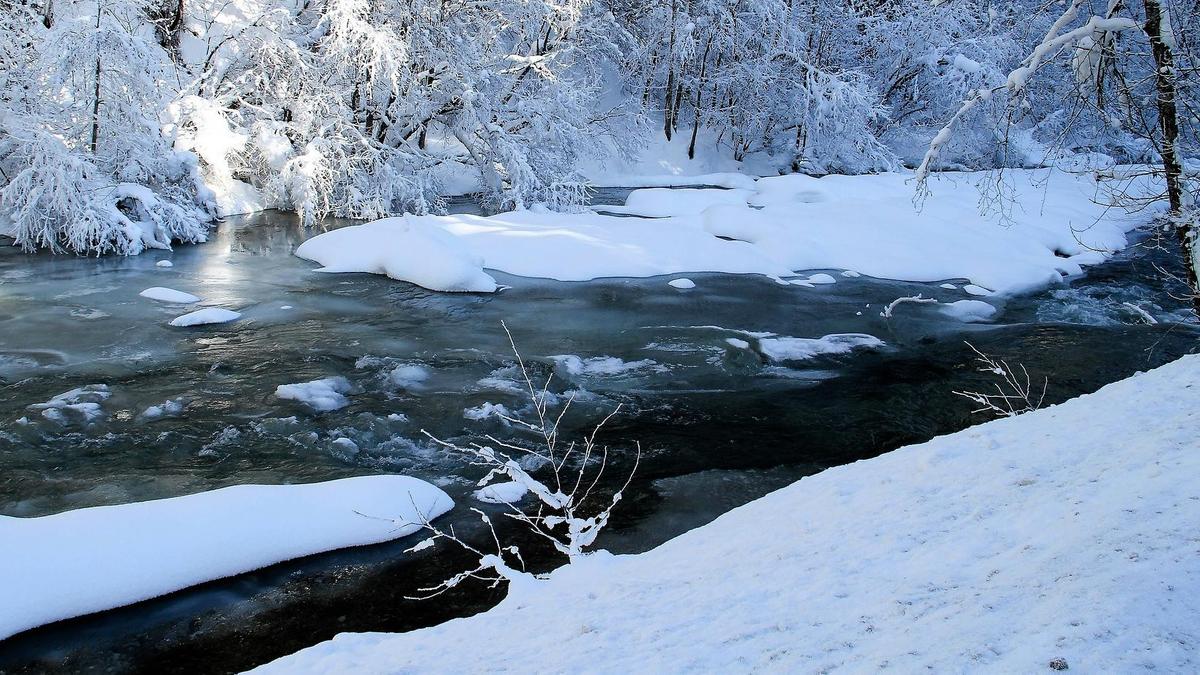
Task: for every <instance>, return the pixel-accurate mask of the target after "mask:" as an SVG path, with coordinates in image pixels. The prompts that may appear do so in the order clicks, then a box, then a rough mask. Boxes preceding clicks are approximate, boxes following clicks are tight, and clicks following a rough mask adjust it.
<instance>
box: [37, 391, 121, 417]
mask: <svg viewBox="0 0 1200 675" xmlns="http://www.w3.org/2000/svg"><path fill="white" fill-rule="evenodd" d="M110 396H112V391H110V390H109V388H108V385H107V384H89V385H85V386H83V387H76V388H75V389H72V390H70V391H64V392H63V393H61V394H58V395H56V396H54V397H52V398H51V399H50V400H49V401H46V402H45V403H34V404H33V405H30V406H27V407H28V409H29V410H35V411H38V412H41V413H42V417H45V418H46V419H48V420H50V421H52V422H58V423H60V424H69V423H71V422H83V423H85V424H86V423H88V422H93V421H95V420H97V419H99V418H100V417H103V416H104V411H103V410H102V409H101V407H100V404H101V403H103V402H104V401H106V400H108V398H109V397H110Z"/></svg>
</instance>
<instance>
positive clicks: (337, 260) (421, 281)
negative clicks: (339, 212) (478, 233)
mask: <svg viewBox="0 0 1200 675" xmlns="http://www.w3.org/2000/svg"><path fill="white" fill-rule="evenodd" d="M296 255H298V256H300V257H301V258H304V259H306V260H312V261H313V262H317V263H320V264H321V265H324V267H323V268H321V270H320V271H322V272H367V273H370V274H386V275H387V276H389V277H391V278H392V279H396V280H399V281H407V282H410V283H413V284H417V285H418V286H424V287H425V288H428V289H430V290H434V291H465V292H481V293H491V292H493V291H495V290H496V280H495V279H493V278H492V277H491V276H489V275H488V274H486V273H485V272H484V271H483V262H482V259H480V258H479V257H478V256H476V255H473V254H472V253H471V252H470V251H468V249H467V248H466V247H464V246H463V245H462V244H461V243H460V242H459V241H458V240H457V239H456V238H455V237H453V236H450V235H449V234H447V233H446V231H445V230H444V229H442V228H440V227H438V225H437V223H435V222H431V219H429V218H416V217H412V216H402V217H399V218H384V219H383V220H377V221H374V222H371V223H367V224H365V225H356V226H353V227H345V228H342V229H340V230H333V231H332V232H326V233H324V234H320V235H317V236H316V237H313V238H312V239H309V240H308V241H306V242H304V243H303V244H301V245H300V246H299V247H298V248H297V249H296Z"/></svg>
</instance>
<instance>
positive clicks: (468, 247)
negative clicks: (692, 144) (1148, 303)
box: [296, 169, 1149, 294]
mask: <svg viewBox="0 0 1200 675" xmlns="http://www.w3.org/2000/svg"><path fill="white" fill-rule="evenodd" d="M985 175H986V174H982V173H979V174H970V173H963V174H955V180H954V182H951V181H950V180H949V179H944V180H941V181H938V182H937V183H936V184H935V185H934V186H933V187H934V193H933V195H931V196H930V197H929V198H928V200H927V201H926V202H925V203H924V204H923V206H922V208H921V209H920V210H918V209H917V208H916V207H915V206H914V205H913V187H912V185H911V179H912V175H911V174H910V173H890V174H880V175H872V176H826V177H824V178H812V177H809V176H803V175H789V176H773V177H767V178H761V179H758V180H756V181H752V185H747V184H746V183H742V184H741V185H740V186H739V187H738V189H732V190H721V189H715V188H714V189H692V190H676V191H672V190H664V189H658V188H654V189H649V190H635V191H634V192H633V193H632V194H630V196H629V198H628V200H627V203H626V205H625V206H624V207H621V208H620V209H619V210H621V211H622V212H623V213H626V214H633V215H645V216H655V218H654V219H650V220H648V219H645V218H622V217H617V216H610V215H604V214H600V213H554V212H549V211H546V210H545V209H531V210H524V211H515V212H510V213H503V214H500V215H496V216H491V217H482V216H471V215H452V216H420V217H418V216H405V217H403V218H389V219H385V220H380V221H375V222H372V223H367V224H365V225H357V226H352V227H346V228H342V229H338V230H334V231H331V232H326V233H324V234H321V235H318V236H316V237H314V238H312V239H310V240H309V241H307V242H305V243H304V244H302V245H301V246H300V247H299V248H298V249H297V250H296V255H298V256H300V257H302V258H307V259H310V260H315V261H317V262H319V263H321V264H322V265H324V266H325V267H324V268H323V271H327V272H370V273H374V274H386V275H388V276H389V277H392V278H394V279H401V280H405V281H410V282H412V283H415V284H418V285H421V286H424V287H426V288H429V289H432V290H440V291H476V292H491V291H494V290H496V283H495V281H494V280H493V279H492V277H490V276H489V275H488V274H487V273H485V272H484V271H483V270H484V268H488V269H495V270H500V271H503V272H507V273H509V274H514V275H518V276H527V277H543V278H550V279H557V280H559V281H586V280H589V279H596V278H600V277H647V276H656V275H663V274H681V273H690V272H727V273H756V274H765V275H768V276H773V277H783V276H789V275H792V274H793V273H794V272H796V271H800V270H817V269H852V270H855V271H856V272H859V273H862V274H867V275H871V276H874V277H879V278H884V279H896V280H903V281H944V280H946V279H969V280H970V281H972V282H973V284H972V285H971V286H968V289H969V290H973V289H976V288H979V289H980V291H982V292H984V293H987V292H988V291H984V290H983V287H986V288H987V289H991V290H992V291H996V292H998V293H1002V294H1009V293H1018V292H1024V291H1028V290H1032V289H1035V288H1038V287H1042V286H1046V285H1049V284H1052V283H1057V282H1059V281H1060V280H1061V279H1062V278H1063V276H1064V275H1073V274H1079V273H1080V272H1081V271H1082V266H1083V265H1085V264H1095V263H1096V262H1099V261H1101V260H1103V259H1104V255H1103V254H1100V255H1097V253H1096V252H1097V251H1106V252H1113V251H1116V250H1119V249H1121V248H1124V247H1125V246H1126V245H1127V240H1126V237H1125V233H1126V232H1128V231H1129V230H1131V229H1132V228H1133V227H1135V226H1137V225H1139V224H1141V223H1144V222H1145V221H1146V219H1147V216H1146V215H1145V214H1142V215H1139V216H1130V215H1128V214H1125V213H1123V212H1120V211H1119V210H1117V209H1106V208H1105V207H1103V206H1102V205H1100V204H1099V203H1097V201H1098V200H1097V192H1098V191H1099V190H1100V189H1101V188H1100V187H1099V186H1097V184H1096V183H1095V181H1093V180H1092V179H1090V178H1088V177H1084V176H1076V175H1072V174H1067V173H1063V172H1061V171H1051V170H1048V169H1038V170H1010V171H1006V172H1005V177H1006V180H1007V181H1009V183H1008V186H1010V187H1011V188H1012V192H1013V195H1014V197H1015V203H1014V204H1013V205H1012V208H1011V209H1010V210H1008V211H1007V212H1009V213H1011V214H1012V218H1013V221H1012V222H1006V223H999V222H997V220H996V218H995V217H994V216H992V215H982V214H981V213H980V211H979V193H978V191H977V190H976V188H975V184H976V183H977V182H979V181H980V180H982V179H984V177H985ZM747 181H751V179H749V178H747ZM730 184H732V183H730ZM1135 187H1136V186H1135ZM1147 189H1149V188H1147ZM825 276H827V275H825ZM808 281H809V282H811V283H822V282H818V281H816V278H815V277H814V278H813V279H809V280H808Z"/></svg>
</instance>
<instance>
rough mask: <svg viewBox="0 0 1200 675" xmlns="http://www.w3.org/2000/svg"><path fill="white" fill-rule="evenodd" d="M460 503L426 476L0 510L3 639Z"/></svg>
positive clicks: (389, 531) (374, 534)
mask: <svg viewBox="0 0 1200 675" xmlns="http://www.w3.org/2000/svg"><path fill="white" fill-rule="evenodd" d="M453 506H454V502H453V501H451V499H450V498H449V497H448V496H446V494H445V493H444V492H442V491H441V490H440V489H438V488H436V487H434V486H432V485H430V484H429V483H426V482H425V481H422V480H418V479H416V478H409V477H406V476H365V477H360V478H347V479H343V480H335V481H330V482H326V483H313V484H308V485H238V486H234V487H227V488H222V489H220V490H213V491H211V492H201V493H199V494H193V495H187V496H185V497H174V498H171V499H160V500H155V501H148V502H139V503H136V504H122V505H120V506H100V507H96V508H89V509H79V510H76V511H66V512H64V513H59V514H55V515H52V516H43V517H41V518H12V517H8V516H0V541H3V542H4V551H5V553H4V555H3V556H0V597H2V598H4V604H3V607H4V610H3V611H0V639H3V638H6V637H8V636H10V635H13V634H16V633H19V632H21V631H23V630H27V629H30V628H33V627H35V626H41V625H43V624H47V623H51V622H54V621H60V620H62V619H68V618H71V617H75V616H80V615H83V614H88V613H91V612H99V611H103V610H106V609H112V608H114V607H121V606H123V605H128V604H131V603H134V602H138V601H140V600H146V599H149V598H154V597H158V596H160V595H165V594H167V593H170V592H172V591H177V590H179V589H181V588H186V587H188V586H193V585H195V584H199V583H203V582H205V581H212V580H214V579H221V578H224V577H228V576H232V575H234V574H240V573H243V572H249V571H251V570H256V569H259V568H261V567H266V566H267V565H272V564H274V563H277V562H281V561H284V560H290V559H292V558H299V557H302V556H306V555H312V554H314V553H320V552H322V551H331V550H334V549H339V548H346V547H349V546H363V545H366V544H376V543H379V542H383V541H389V540H391V539H397V538H399V537H404V536H406V535H409V534H412V533H414V532H416V531H418V530H420V529H421V527H422V526H421V525H420V524H419V523H420V522H421V520H422V519H423V518H427V519H433V518H436V517H438V516H440V515H441V514H443V513H445V512H446V511H448V510H449V509H450V508H451V507H453Z"/></svg>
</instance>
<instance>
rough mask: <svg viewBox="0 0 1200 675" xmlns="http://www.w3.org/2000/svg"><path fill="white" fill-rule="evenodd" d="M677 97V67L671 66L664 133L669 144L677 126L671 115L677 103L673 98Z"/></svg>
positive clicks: (664, 117) (664, 106) (665, 107)
mask: <svg viewBox="0 0 1200 675" xmlns="http://www.w3.org/2000/svg"><path fill="white" fill-rule="evenodd" d="M674 95H675V66H671V70H670V71H668V72H667V98H666V101H664V102H663V133H664V134H666V135H667V142H670V141H671V131H672V130H673V129H674V128H675V125H674V124H673V123H672V120H671V113H672V112H674V110H675V102H674V101H673V100H672V98H671V97H672V96H674Z"/></svg>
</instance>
